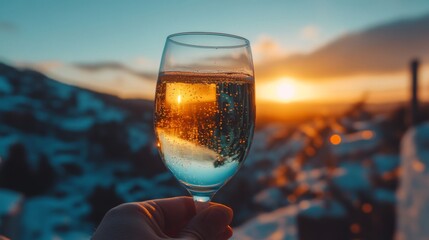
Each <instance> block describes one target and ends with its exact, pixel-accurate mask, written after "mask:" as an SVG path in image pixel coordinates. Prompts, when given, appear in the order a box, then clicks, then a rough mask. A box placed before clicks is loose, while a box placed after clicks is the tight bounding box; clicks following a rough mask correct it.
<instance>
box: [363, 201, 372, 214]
mask: <svg viewBox="0 0 429 240" xmlns="http://www.w3.org/2000/svg"><path fill="white" fill-rule="evenodd" d="M362 211H363V212H364V213H370V212H372V205H371V204H369V203H365V204H364V205H362Z"/></svg>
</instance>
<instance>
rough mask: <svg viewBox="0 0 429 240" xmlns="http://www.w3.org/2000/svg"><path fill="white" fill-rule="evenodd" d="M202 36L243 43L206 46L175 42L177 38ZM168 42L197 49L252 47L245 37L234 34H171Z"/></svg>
mask: <svg viewBox="0 0 429 240" xmlns="http://www.w3.org/2000/svg"><path fill="white" fill-rule="evenodd" d="M192 35H194V36H201V35H206V36H217V37H224V38H234V39H238V40H241V41H243V43H242V44H229V45H226V44H224V45H216V46H213V45H204V44H192V43H186V42H182V41H178V40H175V39H174V38H175V37H180V36H192ZM167 41H171V42H173V43H175V44H179V45H182V46H186V47H196V48H215V49H218V48H240V47H246V46H250V42H249V40H247V39H246V38H244V37H240V36H237V35H233V34H228V33H219V32H180V33H174V34H170V35H168V36H167Z"/></svg>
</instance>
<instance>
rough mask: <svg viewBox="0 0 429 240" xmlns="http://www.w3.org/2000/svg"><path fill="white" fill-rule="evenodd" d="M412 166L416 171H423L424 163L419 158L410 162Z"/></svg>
mask: <svg viewBox="0 0 429 240" xmlns="http://www.w3.org/2000/svg"><path fill="white" fill-rule="evenodd" d="M412 167H413V169H414V171H416V172H423V171H424V170H425V165H424V164H423V163H422V162H420V161H419V160H414V161H413V163H412Z"/></svg>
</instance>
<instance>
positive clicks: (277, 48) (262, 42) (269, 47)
mask: <svg viewBox="0 0 429 240" xmlns="http://www.w3.org/2000/svg"><path fill="white" fill-rule="evenodd" d="M252 51H253V55H254V58H255V61H256V62H261V61H266V60H273V59H277V58H279V57H281V56H284V55H285V50H284V49H283V48H282V47H281V45H280V44H279V43H278V41H276V40H275V39H274V38H272V37H270V36H268V35H262V36H261V37H259V39H258V40H257V41H256V42H255V43H254V44H253V45H252Z"/></svg>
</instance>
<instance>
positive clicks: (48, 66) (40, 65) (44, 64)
mask: <svg viewBox="0 0 429 240" xmlns="http://www.w3.org/2000/svg"><path fill="white" fill-rule="evenodd" d="M15 65H16V66H18V67H21V68H30V69H34V70H37V71H40V72H43V73H49V72H51V71H53V70H55V69H58V68H60V67H62V66H64V63H62V62H60V61H56V60H49V61H40V62H16V63H15Z"/></svg>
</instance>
